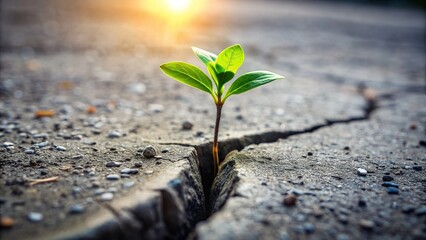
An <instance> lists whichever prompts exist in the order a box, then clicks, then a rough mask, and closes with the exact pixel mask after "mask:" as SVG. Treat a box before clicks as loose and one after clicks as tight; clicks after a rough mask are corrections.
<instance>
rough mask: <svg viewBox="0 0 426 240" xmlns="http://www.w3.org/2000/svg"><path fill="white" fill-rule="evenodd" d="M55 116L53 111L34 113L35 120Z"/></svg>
mask: <svg viewBox="0 0 426 240" xmlns="http://www.w3.org/2000/svg"><path fill="white" fill-rule="evenodd" d="M54 115H55V111H53V110H52V109H48V110H44V109H43V110H37V111H36V112H35V113H34V117H35V118H44V117H53V116H54Z"/></svg>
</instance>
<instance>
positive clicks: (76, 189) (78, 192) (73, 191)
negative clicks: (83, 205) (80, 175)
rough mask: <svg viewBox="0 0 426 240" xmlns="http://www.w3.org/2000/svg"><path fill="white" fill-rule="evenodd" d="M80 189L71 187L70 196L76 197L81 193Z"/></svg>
mask: <svg viewBox="0 0 426 240" xmlns="http://www.w3.org/2000/svg"><path fill="white" fill-rule="evenodd" d="M81 191H82V189H81V187H73V188H72V195H74V196H77V195H79V194H80V193H81Z"/></svg>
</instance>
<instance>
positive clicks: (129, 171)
mask: <svg viewBox="0 0 426 240" xmlns="http://www.w3.org/2000/svg"><path fill="white" fill-rule="evenodd" d="M120 173H121V174H138V173H139V169H137V168H124V169H122V170H121V171H120Z"/></svg>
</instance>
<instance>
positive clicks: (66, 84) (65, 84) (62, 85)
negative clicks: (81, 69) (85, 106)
mask: <svg viewBox="0 0 426 240" xmlns="http://www.w3.org/2000/svg"><path fill="white" fill-rule="evenodd" d="M58 87H59V89H61V90H66V91H67V90H72V89H73V88H74V87H75V85H74V83H73V82H71V81H68V80H63V81H61V82H59V84H58Z"/></svg>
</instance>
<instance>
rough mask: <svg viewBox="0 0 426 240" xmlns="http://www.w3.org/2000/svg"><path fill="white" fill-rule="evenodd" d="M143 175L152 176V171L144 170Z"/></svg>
mask: <svg viewBox="0 0 426 240" xmlns="http://www.w3.org/2000/svg"><path fill="white" fill-rule="evenodd" d="M144 173H145V174H146V175H151V174H153V173H154V171H153V170H146V171H145V172H144Z"/></svg>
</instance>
